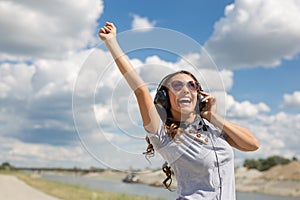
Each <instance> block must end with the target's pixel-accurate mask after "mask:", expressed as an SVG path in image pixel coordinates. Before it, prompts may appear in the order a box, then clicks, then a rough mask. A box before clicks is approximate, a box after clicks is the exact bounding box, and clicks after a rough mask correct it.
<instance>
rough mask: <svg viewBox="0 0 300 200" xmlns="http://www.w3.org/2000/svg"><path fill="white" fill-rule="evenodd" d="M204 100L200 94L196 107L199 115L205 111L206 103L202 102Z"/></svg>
mask: <svg viewBox="0 0 300 200" xmlns="http://www.w3.org/2000/svg"><path fill="white" fill-rule="evenodd" d="M203 98H204V97H203V96H202V95H201V94H199V93H198V95H197V106H196V112H197V113H200V112H201V111H202V110H203V108H204V107H205V103H204V102H202V99H203Z"/></svg>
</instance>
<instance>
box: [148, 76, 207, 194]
mask: <svg viewBox="0 0 300 200" xmlns="http://www.w3.org/2000/svg"><path fill="white" fill-rule="evenodd" d="M177 74H187V75H189V76H190V77H192V78H193V79H194V81H195V82H196V84H197V85H198V89H197V92H198V94H199V92H200V91H202V88H201V86H200V84H199V82H198V80H197V79H196V77H195V76H194V75H193V74H192V73H190V72H188V71H185V70H182V71H178V72H175V73H172V74H169V75H167V76H166V77H165V78H163V79H162V81H161V83H160V84H159V86H158V89H157V92H159V91H160V90H161V88H162V87H163V89H164V90H166V91H167V92H166V95H167V101H169V99H168V98H169V96H168V87H165V85H167V84H168V82H169V80H170V79H171V78H172V77H173V76H175V75H177ZM167 103H168V104H169V105H170V102H167ZM200 103H201V102H200V99H199V98H198V99H197V106H196V108H195V109H196V112H197V113H200V110H201V108H200V107H201V105H200ZM164 107H165V106H164ZM166 114H167V116H166V119H165V121H164V128H165V130H166V133H167V134H168V135H169V136H170V137H171V138H172V139H174V138H175V136H176V135H177V134H180V133H181V132H182V129H181V128H180V123H179V122H178V121H175V120H174V118H173V116H172V113H171V111H170V108H169V109H168V108H166ZM161 118H162V117H161ZM146 142H147V144H148V146H147V149H146V152H144V153H143V154H145V157H146V159H147V160H148V159H149V158H150V157H153V156H154V153H155V150H154V148H153V145H152V144H151V142H150V139H149V137H148V136H146ZM162 170H163V172H164V173H165V175H166V179H165V180H164V181H163V185H164V186H165V187H166V188H167V189H168V190H171V189H170V186H171V184H172V174H173V171H172V170H171V167H170V166H169V165H168V163H167V162H165V163H164V164H163V165H162Z"/></svg>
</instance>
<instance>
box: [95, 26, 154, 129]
mask: <svg viewBox="0 0 300 200" xmlns="http://www.w3.org/2000/svg"><path fill="white" fill-rule="evenodd" d="M98 35H99V37H100V38H101V39H102V40H104V41H105V44H106V46H107V48H108V49H109V51H110V53H111V55H112V56H113V58H114V60H115V62H116V64H117V66H118V68H119V70H120V72H121V73H122V75H123V76H124V78H125V79H126V81H127V82H128V84H129V86H130V87H131V89H132V90H133V91H134V94H135V96H136V98H137V101H138V105H139V109H140V113H141V116H142V120H143V124H144V128H145V130H146V131H148V132H150V133H157V130H158V128H159V124H160V118H159V115H158V113H157V111H156V108H155V106H154V103H153V99H152V97H151V95H150V92H149V90H148V87H147V86H146V84H145V83H144V81H143V80H142V79H141V77H140V76H139V75H138V73H137V72H136V71H135V69H134V68H133V66H132V64H131V63H130V61H129V59H128V57H127V56H126V55H125V54H124V52H123V51H122V49H121V48H120V46H119V44H118V41H117V38H116V35H117V29H116V27H115V26H114V24H113V23H110V22H106V25H105V26H104V27H102V28H100V30H99V34H98Z"/></svg>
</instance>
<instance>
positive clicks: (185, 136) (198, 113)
mask: <svg viewBox="0 0 300 200" xmlns="http://www.w3.org/2000/svg"><path fill="white" fill-rule="evenodd" d="M116 32H117V30H116V27H115V26H114V24H113V23H109V22H107V23H106V25H105V26H103V27H102V28H100V30H99V37H100V38H101V39H102V40H104V41H105V43H106V46H107V48H108V49H109V50H110V52H111V54H112V56H113V58H114V59H115V62H116V64H117V66H118V68H119V70H120V72H121V73H122V74H123V76H124V77H125V79H126V80H127V82H128V84H129V85H130V87H131V88H132V90H133V91H134V93H135V96H136V98H137V102H138V105H139V109H140V113H141V116H142V120H143V124H144V128H145V130H146V131H147V140H148V142H149V146H148V149H147V152H148V153H151V152H152V151H153V147H154V149H155V150H156V151H158V152H159V153H160V154H161V155H162V157H163V158H164V159H165V160H166V161H167V162H168V164H169V165H170V166H171V167H172V168H173V170H174V174H175V176H176V180H177V193H178V200H179V199H193V200H195V199H205V200H208V199H218V200H220V199H223V200H234V199H235V183H234V160H233V151H232V148H231V147H235V148H237V149H239V150H241V151H254V150H256V149H258V147H259V144H258V141H257V139H256V138H255V137H254V135H253V134H252V133H251V132H250V131H249V130H248V129H246V128H244V127H242V126H239V125H237V124H234V123H232V122H229V121H227V120H225V119H223V118H222V117H221V116H219V115H218V114H217V113H216V99H215V98H214V97H212V96H211V95H210V94H208V93H206V92H203V91H202V89H201V86H200V84H199V82H198V81H197V79H196V77H194V76H193V75H192V74H191V73H189V72H187V71H179V72H175V73H173V74H170V75H168V76H166V77H165V78H164V79H163V80H162V81H161V83H160V85H159V86H158V89H157V94H156V96H155V99H154V101H153V99H152V97H151V95H150V92H149V90H148V88H147V86H146V85H145V83H144V82H143V80H142V79H141V78H140V76H139V75H138V74H137V73H136V71H135V70H134V68H133V67H132V65H131V63H130V61H129V59H128V58H127V56H126V55H125V54H124V53H123V51H122V50H121V48H120V46H119V44H118V42H117V39H116ZM167 169H169V167H168V166H165V168H164V171H165V172H166V173H167V175H168V176H169V177H168V179H166V180H165V182H164V184H165V185H166V186H167V187H169V185H170V182H169V183H167V181H171V180H172V179H170V176H171V172H170V171H168V170H167Z"/></svg>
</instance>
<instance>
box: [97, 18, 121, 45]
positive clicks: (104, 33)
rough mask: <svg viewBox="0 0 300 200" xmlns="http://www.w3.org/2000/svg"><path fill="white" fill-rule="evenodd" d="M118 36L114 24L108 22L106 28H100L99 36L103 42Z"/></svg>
mask: <svg viewBox="0 0 300 200" xmlns="http://www.w3.org/2000/svg"><path fill="white" fill-rule="evenodd" d="M116 35H117V28H116V27H115V25H114V24H113V23H110V22H106V24H105V26H103V27H102V28H100V30H99V33H98V36H99V37H100V39H101V40H104V41H105V40H107V39H109V38H113V37H116Z"/></svg>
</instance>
